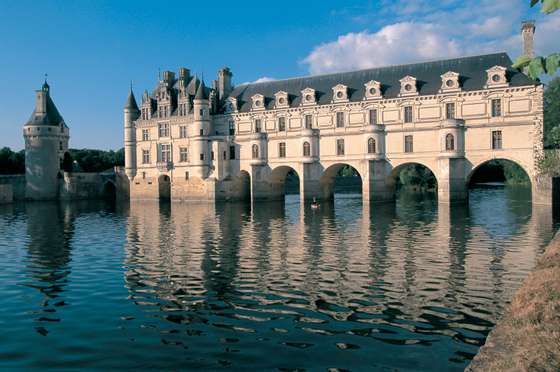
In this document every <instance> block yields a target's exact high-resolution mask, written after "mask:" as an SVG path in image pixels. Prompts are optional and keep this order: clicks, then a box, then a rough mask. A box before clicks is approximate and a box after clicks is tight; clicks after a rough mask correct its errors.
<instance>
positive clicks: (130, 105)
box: [124, 88, 138, 111]
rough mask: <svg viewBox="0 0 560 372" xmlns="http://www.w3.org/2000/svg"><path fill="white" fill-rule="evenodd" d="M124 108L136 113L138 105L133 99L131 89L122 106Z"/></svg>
mask: <svg viewBox="0 0 560 372" xmlns="http://www.w3.org/2000/svg"><path fill="white" fill-rule="evenodd" d="M124 108H125V109H128V110H135V111H138V104H137V103H136V98H134V93H133V92H132V88H131V89H130V93H128V98H127V99H126V104H125V105H124Z"/></svg>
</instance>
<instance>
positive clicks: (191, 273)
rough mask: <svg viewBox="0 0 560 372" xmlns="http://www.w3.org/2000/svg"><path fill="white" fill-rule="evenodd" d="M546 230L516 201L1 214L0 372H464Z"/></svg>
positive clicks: (45, 209) (504, 192)
mask: <svg viewBox="0 0 560 372" xmlns="http://www.w3.org/2000/svg"><path fill="white" fill-rule="evenodd" d="M555 227H556V226H555V225H554V223H553V221H552V218H551V213H550V211H549V210H547V209H546V208H539V207H536V206H533V207H532V206H531V202H530V196H529V194H528V192H527V190H518V189H508V188H506V189H500V188H488V189H475V190H472V191H471V194H470V204H469V206H460V207H459V206H455V207H453V208H451V209H450V208H449V207H446V206H438V204H437V202H436V201H435V200H434V199H430V198H426V197H422V198H420V197H414V196H410V195H406V194H403V195H401V196H400V197H399V199H398V200H397V202H396V203H395V204H389V205H382V206H375V205H373V206H367V205H366V206H363V205H362V202H361V199H360V197H359V195H340V196H339V197H337V198H336V200H335V202H334V203H333V204H323V205H321V208H320V209H318V210H311V209H309V208H301V207H300V204H299V202H298V199H297V196H288V198H287V200H286V203H285V205H284V204H278V203H272V204H269V203H266V204H257V205H255V206H254V207H253V209H252V210H251V208H250V206H247V205H242V204H239V205H237V204H224V205H217V206H210V205H206V204H172V205H169V204H167V205H166V204H162V205H161V206H160V205H158V204H157V203H148V202H145V203H132V204H130V205H128V204H126V205H120V204H117V205H111V204H105V203H100V202H95V203H91V202H89V203H72V204H54V203H52V204H51V203H28V204H22V205H12V206H2V207H0V268H1V270H0V294H1V299H2V300H1V301H2V303H1V306H0V369H11V370H13V369H24V368H25V369H29V368H42V367H52V368H61V369H77V368H83V367H87V368H95V369H114V368H126V369H138V368H156V369H164V370H194V369H201V370H221V369H224V370H282V371H289V370H319V371H320V370H322V371H327V370H329V369H332V370H337V369H338V370H351V371H358V370H390V371H394V370H399V371H412V370H419V371H420V370H421V371H429V370H433V371H442V370H462V369H463V368H464V367H465V366H466V365H467V364H468V362H469V360H470V359H471V358H472V357H473V355H474V354H475V353H476V352H477V350H478V348H479V347H480V346H481V345H482V344H483V343H484V340H485V337H486V336H487V334H488V332H489V330H490V329H491V328H492V326H493V325H494V324H495V322H496V320H497V319H498V318H499V317H500V315H501V314H502V312H503V311H504V306H506V305H507V302H508V300H509V299H510V298H511V296H512V294H513V292H514V291H515V289H517V288H518V287H519V285H520V284H521V282H522V280H523V279H524V278H525V277H526V275H527V274H528V272H529V271H530V270H531V269H532V268H533V267H534V265H535V260H536V259H537V258H538V256H539V255H540V254H541V253H542V251H543V248H544V247H545V245H546V244H547V243H548V241H549V240H550V239H551V237H552V235H553V233H554V229H555Z"/></svg>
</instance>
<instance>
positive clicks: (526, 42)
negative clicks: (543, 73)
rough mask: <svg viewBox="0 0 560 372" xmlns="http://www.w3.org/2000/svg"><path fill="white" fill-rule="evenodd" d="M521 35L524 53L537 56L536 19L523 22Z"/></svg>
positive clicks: (528, 55) (531, 56)
mask: <svg viewBox="0 0 560 372" xmlns="http://www.w3.org/2000/svg"><path fill="white" fill-rule="evenodd" d="M521 36H522V37H523V55H525V56H527V57H530V58H533V57H535V46H534V44H535V21H523V23H521Z"/></svg>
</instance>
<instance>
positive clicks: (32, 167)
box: [23, 80, 70, 200]
mask: <svg viewBox="0 0 560 372" xmlns="http://www.w3.org/2000/svg"><path fill="white" fill-rule="evenodd" d="M69 137H70V133H69V130H68V127H67V126H66V124H65V123H64V119H63V118H62V116H61V115H60V113H59V112H58V110H57V108H56V106H55V104H54V102H53V101H52V99H51V96H50V87H49V84H47V81H46V80H45V83H44V84H43V86H42V87H41V90H38V91H36V99H35V110H34V111H33V114H31V117H30V118H29V120H28V121H27V123H26V124H25V125H24V127H23V138H24V141H25V197H26V199H29V200H55V199H57V198H58V189H59V179H60V163H61V161H62V158H63V156H64V152H66V151H67V150H68V140H69Z"/></svg>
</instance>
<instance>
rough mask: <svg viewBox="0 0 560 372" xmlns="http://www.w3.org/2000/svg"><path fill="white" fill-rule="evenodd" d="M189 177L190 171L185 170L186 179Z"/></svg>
mask: <svg viewBox="0 0 560 372" xmlns="http://www.w3.org/2000/svg"><path fill="white" fill-rule="evenodd" d="M188 179H189V172H185V180H188Z"/></svg>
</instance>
